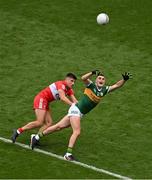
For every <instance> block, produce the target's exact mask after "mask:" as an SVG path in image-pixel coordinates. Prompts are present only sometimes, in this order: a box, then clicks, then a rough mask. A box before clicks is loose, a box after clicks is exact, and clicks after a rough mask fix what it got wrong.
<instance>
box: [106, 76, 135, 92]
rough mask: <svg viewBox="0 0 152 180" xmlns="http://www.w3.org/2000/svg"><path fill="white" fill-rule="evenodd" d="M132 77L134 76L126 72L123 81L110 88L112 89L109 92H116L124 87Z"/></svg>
mask: <svg viewBox="0 0 152 180" xmlns="http://www.w3.org/2000/svg"><path fill="white" fill-rule="evenodd" d="M131 76H132V75H131V74H129V73H127V72H125V73H124V74H122V77H123V79H121V80H119V81H118V82H116V83H115V84H113V85H112V86H110V87H109V92H112V91H114V90H116V89H118V88H120V87H122V86H123V85H124V84H125V82H126V81H127V80H129V79H130V77H131Z"/></svg>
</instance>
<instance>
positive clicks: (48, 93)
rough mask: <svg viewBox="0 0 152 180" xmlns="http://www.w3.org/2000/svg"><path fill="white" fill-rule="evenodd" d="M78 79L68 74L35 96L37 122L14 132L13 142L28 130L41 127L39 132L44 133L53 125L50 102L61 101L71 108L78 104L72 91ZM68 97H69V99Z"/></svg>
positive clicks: (34, 106) (34, 107)
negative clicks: (73, 104)
mask: <svg viewBox="0 0 152 180" xmlns="http://www.w3.org/2000/svg"><path fill="white" fill-rule="evenodd" d="M76 79H77V77H76V76H75V75H74V74H73V73H68V74H67V75H66V77H65V80H61V81H56V82H54V83H52V84H50V85H49V86H48V87H46V88H45V89H43V90H42V91H41V92H39V93H38V94H37V95H36V96H35V98H34V103H33V109H34V111H35V115H36V120H35V121H32V122H29V123H28V124H26V125H25V126H22V127H20V128H18V129H17V130H14V132H13V135H12V137H11V139H12V142H13V143H15V141H16V138H17V137H18V136H19V135H20V134H21V133H23V132H24V131H26V130H30V129H33V128H38V127H41V128H40V130H39V131H44V130H45V129H46V128H47V127H49V126H51V125H52V117H51V113H50V110H49V103H50V102H52V101H55V100H61V101H63V102H65V103H66V104H68V105H69V106H71V105H72V103H77V99H76V97H75V96H74V91H73V89H72V87H73V85H74V83H75V81H76ZM66 96H69V98H67V97H66Z"/></svg>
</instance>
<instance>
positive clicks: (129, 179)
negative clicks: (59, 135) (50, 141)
mask: <svg viewBox="0 0 152 180" xmlns="http://www.w3.org/2000/svg"><path fill="white" fill-rule="evenodd" d="M0 140H1V141H3V142H6V143H12V141H11V140H10V139H6V138H3V137H0ZM15 144H16V145H18V146H21V147H23V148H25V149H30V150H31V148H30V147H29V146H28V145H26V144H22V143H19V142H16V143H15ZM33 151H36V152H39V153H42V154H46V155H48V156H51V157H55V158H57V159H61V160H64V158H63V157H62V156H59V155H57V154H54V153H51V152H48V151H44V150H41V149H38V148H35V149H34V150H33ZM64 161H65V160H64ZM69 162H71V163H74V164H77V165H79V166H82V167H85V168H88V169H92V170H94V171H96V172H100V173H103V174H107V175H110V176H113V177H116V178H120V179H125V180H131V178H129V177H126V176H122V175H119V174H116V173H113V172H110V171H107V170H104V169H101V168H97V167H95V166H92V165H88V164H84V163H82V162H78V161H69Z"/></svg>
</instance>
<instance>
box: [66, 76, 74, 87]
mask: <svg viewBox="0 0 152 180" xmlns="http://www.w3.org/2000/svg"><path fill="white" fill-rule="evenodd" d="M66 83H67V86H68V87H69V88H72V86H73V85H74V83H75V79H73V78H70V77H67V78H66Z"/></svg>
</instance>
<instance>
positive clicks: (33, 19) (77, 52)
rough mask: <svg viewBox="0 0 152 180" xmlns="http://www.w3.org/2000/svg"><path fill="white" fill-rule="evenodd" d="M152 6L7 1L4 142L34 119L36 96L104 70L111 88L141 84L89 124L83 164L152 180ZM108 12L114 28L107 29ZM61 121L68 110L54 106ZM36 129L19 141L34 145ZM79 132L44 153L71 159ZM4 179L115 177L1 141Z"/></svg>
mask: <svg viewBox="0 0 152 180" xmlns="http://www.w3.org/2000/svg"><path fill="white" fill-rule="evenodd" d="M151 7H152V1H150V0H124V1H122V0H106V1H104V0H100V1H99V0H52V1H50V0H22V1H20V0H7V1H6V0H0V136H2V137H6V138H10V136H11V133H12V129H13V128H17V127H20V126H21V125H24V124H25V123H27V122H29V121H31V120H34V118H35V116H34V113H33V110H32V104H33V99H34V96H35V95H36V94H37V93H38V92H39V91H40V90H41V89H43V88H44V87H46V86H48V85H49V84H50V83H51V82H54V81H56V80H59V79H63V78H64V75H65V74H66V73H67V72H74V73H75V74H77V76H78V77H79V79H78V81H77V83H76V85H75V87H74V89H75V92H76V96H77V97H78V99H79V98H80V96H81V94H82V91H83V88H84V86H83V84H82V82H81V80H80V76H81V75H82V74H83V73H85V72H88V71H91V70H93V69H96V68H99V69H103V71H104V74H105V76H106V78H107V84H112V83H115V82H116V81H117V80H119V79H120V78H121V73H122V72H124V71H129V72H131V73H132V74H133V79H132V80H130V81H128V82H127V83H126V85H125V86H124V87H123V88H122V89H120V90H117V91H115V92H113V93H111V94H109V95H107V96H106V97H105V98H104V99H103V101H102V102H101V103H100V104H99V105H98V106H97V108H96V109H94V110H93V111H92V112H91V113H89V114H88V115H86V116H85V117H84V119H83V120H82V134H81V136H80V138H79V140H78V142H77V144H76V146H75V149H74V154H75V156H76V157H77V158H78V159H79V161H81V162H83V163H86V164H91V165H94V166H96V167H98V168H103V169H107V170H109V171H112V172H115V173H117V174H121V175H124V176H128V177H131V178H138V179H143V178H149V179H150V178H152V173H151V169H152V163H151V162H152V140H151V139H152V120H151V115H152V114H151V107H152V95H151V70H152V51H151V50H152V23H151V22H152V16H151V10H152V8H151ZM102 11H103V12H106V13H107V14H108V15H109V17H110V23H109V24H108V25H106V26H99V25H98V24H97V23H96V16H97V15H98V14H99V13H100V12H102ZM51 108H52V111H53V118H54V121H55V122H56V121H58V120H59V119H60V118H61V117H62V116H63V115H65V114H66V112H67V109H68V106H66V105H64V104H63V103H61V102H55V103H52V104H51ZM33 132H34V133H35V132H37V130H32V131H30V132H26V133H24V134H23V135H22V136H21V137H20V138H19V139H18V141H19V142H22V143H25V144H28V143H29V136H30V134H31V133H33ZM70 133H71V129H67V130H64V131H62V132H58V133H55V134H52V135H50V136H47V137H46V138H44V139H43V140H42V142H41V143H42V146H41V149H43V150H47V151H51V152H53V153H56V154H59V155H63V154H64V153H65V151H66V147H67V143H68V138H69V136H70ZM0 162H1V163H0V178H1V179H5V178H14V179H15V178H20V179H21V178H29V179H30V178H59V179H61V178H67V179H70V178H71V179H75V178H79V179H80V178H82V179H92V178H94V179H98V178H100V179H101V178H113V177H111V176H107V175H105V174H99V173H97V172H94V171H92V170H88V169H85V168H82V167H79V166H77V165H73V164H72V165H71V164H70V163H69V162H64V161H60V160H57V159H55V158H51V157H47V156H46V155H40V154H38V153H35V152H32V151H29V150H25V149H22V148H20V147H17V146H15V145H11V144H5V143H3V142H0Z"/></svg>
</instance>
